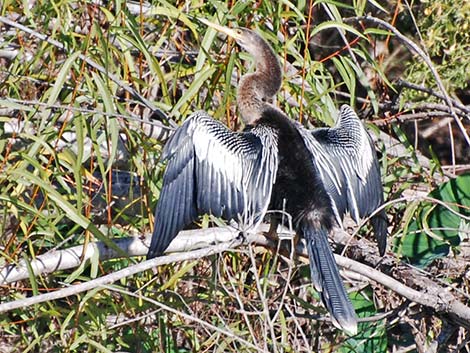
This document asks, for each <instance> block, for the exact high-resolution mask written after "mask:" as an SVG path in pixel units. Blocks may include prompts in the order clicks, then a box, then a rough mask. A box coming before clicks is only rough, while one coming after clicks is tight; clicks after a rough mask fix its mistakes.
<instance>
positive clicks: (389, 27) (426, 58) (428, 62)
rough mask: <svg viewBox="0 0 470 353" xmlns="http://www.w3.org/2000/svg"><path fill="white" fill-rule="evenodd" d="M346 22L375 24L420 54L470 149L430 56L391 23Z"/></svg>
mask: <svg viewBox="0 0 470 353" xmlns="http://www.w3.org/2000/svg"><path fill="white" fill-rule="evenodd" d="M345 21H355V22H360V21H365V22H370V23H373V24H375V25H377V26H381V27H383V28H385V29H387V30H389V31H390V32H392V33H393V34H394V35H395V36H396V37H397V38H398V39H399V40H400V41H401V42H402V43H403V44H405V45H406V46H407V47H408V48H409V49H411V50H412V51H414V52H415V53H416V54H418V56H420V57H421V59H423V61H424V62H425V63H426V65H427V66H428V68H429V70H430V71H431V73H432V75H433V77H434V79H435V80H436V83H437V86H438V87H439V90H440V91H441V93H442V96H443V100H444V101H445V103H446V104H447V106H448V107H449V109H450V115H451V116H452V118H453V119H454V121H455V123H456V124H457V126H458V127H459V129H460V132H461V133H462V135H463V136H464V138H465V141H466V142H467V144H468V146H469V147H470V136H468V133H467V131H466V129H465V126H463V124H462V121H461V120H460V119H459V117H458V116H457V113H456V112H455V109H454V105H453V103H452V100H451V98H450V96H449V94H448V93H447V91H446V89H445V87H444V84H443V82H442V80H441V78H440V76H439V73H438V72H437V70H436V68H435V67H434V65H433V63H432V61H431V59H430V58H429V56H428V55H427V54H426V53H425V52H424V51H423V50H422V49H421V48H420V47H419V46H418V45H417V44H416V43H414V42H413V41H412V40H411V39H409V38H407V37H406V36H404V35H403V34H402V33H401V32H400V31H399V30H398V29H396V28H395V27H393V26H392V25H390V24H389V23H387V22H386V21H384V20H381V19H379V18H376V17H372V16H359V17H352V18H348V19H345Z"/></svg>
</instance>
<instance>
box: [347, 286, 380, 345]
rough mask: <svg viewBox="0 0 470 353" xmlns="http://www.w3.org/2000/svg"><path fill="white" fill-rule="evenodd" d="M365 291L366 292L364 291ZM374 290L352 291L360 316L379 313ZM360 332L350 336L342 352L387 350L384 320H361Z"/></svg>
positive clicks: (354, 303)
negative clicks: (373, 298) (375, 303)
mask: <svg viewBox="0 0 470 353" xmlns="http://www.w3.org/2000/svg"><path fill="white" fill-rule="evenodd" d="M363 292H364V293H363ZM372 295H373V293H372V290H370V289H367V290H365V291H362V292H361V293H352V294H351V295H350V298H351V302H352V303H353V305H354V308H355V310H356V313H357V315H358V316H359V317H370V316H373V315H375V314H376V313H377V310H376V309H375V306H374V303H373V301H372V300H370V299H368V298H371V297H372ZM357 331H358V334H357V335H355V336H353V337H350V338H348V339H347V340H346V341H345V342H344V344H343V345H342V346H341V348H339V349H338V352H340V353H353V352H354V353H356V352H360V353H381V352H384V353H386V352H387V331H386V328H385V322H384V320H379V321H372V322H360V323H359V324H358V330H357Z"/></svg>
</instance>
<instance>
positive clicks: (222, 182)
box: [147, 21, 387, 333]
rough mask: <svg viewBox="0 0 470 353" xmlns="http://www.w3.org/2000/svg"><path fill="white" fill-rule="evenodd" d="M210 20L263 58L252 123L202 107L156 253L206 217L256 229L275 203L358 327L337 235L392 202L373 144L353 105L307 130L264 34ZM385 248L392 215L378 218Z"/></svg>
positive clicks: (171, 189) (251, 103)
mask: <svg viewBox="0 0 470 353" xmlns="http://www.w3.org/2000/svg"><path fill="white" fill-rule="evenodd" d="M204 22H205V23H207V24H209V25H210V26H213V27H216V29H218V30H220V31H223V32H225V33H227V34H229V35H231V36H233V37H234V38H235V39H236V40H237V43H239V44H240V45H241V46H242V47H243V48H244V49H245V50H247V51H248V52H249V53H251V54H252V55H253V56H254V57H255V60H256V62H257V65H256V67H257V69H256V71H255V72H254V73H251V74H249V75H246V76H244V77H243V78H242V80H241V84H240V87H239V92H238V97H237V103H238V108H239V112H240V115H241V116H242V119H243V120H244V122H245V124H247V126H248V128H247V129H246V130H245V131H244V132H240V133H237V132H232V131H230V130H229V129H228V128H227V127H225V126H224V125H222V124H221V123H219V122H217V121H215V120H214V119H212V118H210V117H209V116H208V115H207V113H205V112H197V113H194V114H192V115H191V116H190V117H189V118H188V120H187V121H186V122H185V123H184V124H183V125H182V126H181V127H180V128H179V129H178V130H177V131H176V132H175V134H174V135H173V136H172V137H171V139H170V140H169V142H168V143H167V144H166V146H165V148H164V152H163V156H162V158H163V159H164V160H167V161H168V162H167V167H166V171H165V174H164V179H163V188H162V191H161V194H160V199H159V201H158V205H157V208H156V212H155V228H154V233H153V236H152V242H151V245H150V249H149V252H148V255H147V257H148V258H152V257H155V256H159V255H161V254H163V252H164V251H165V250H166V248H167V247H168V245H169V244H170V242H171V241H172V240H173V238H174V237H175V236H176V235H177V234H178V232H179V231H180V230H181V229H183V228H184V227H185V226H187V225H189V224H190V223H191V222H193V221H194V220H196V219H197V218H198V217H199V216H201V215H203V214H207V213H210V214H213V215H215V216H218V217H223V218H224V219H226V220H235V221H237V222H238V223H239V224H240V226H241V228H242V229H247V228H248V227H250V226H252V227H256V225H257V224H259V222H261V221H262V219H263V216H264V215H265V214H266V211H267V210H268V208H269V209H273V210H284V211H286V212H288V213H289V214H290V215H291V216H292V219H293V221H294V222H293V224H294V228H295V230H296V232H297V233H298V234H299V235H300V236H301V237H302V238H304V239H305V240H306V243H307V249H308V253H309V258H310V269H311V273H312V281H313V284H314V286H315V288H316V290H317V291H319V292H320V294H321V298H322V301H323V302H324V304H325V306H326V307H327V309H328V311H329V312H330V314H331V316H332V321H333V323H335V325H337V326H339V327H341V328H343V329H345V330H347V331H349V332H351V333H354V332H356V330H357V318H356V315H355V312H354V309H353V307H352V305H351V302H350V301H349V299H348V296H347V294H346V291H345V288H344V285H343V283H342V281H341V278H340V276H339V271H338V268H337V266H336V263H335V261H334V257H333V253H332V251H331V249H330V246H329V244H328V234H329V233H330V232H331V231H332V230H333V227H334V226H336V225H340V224H341V221H342V218H343V216H344V214H345V213H346V212H350V213H351V214H352V216H353V218H354V219H355V220H359V218H361V217H366V216H369V215H370V214H371V213H372V212H374V211H375V209H376V208H377V207H379V206H380V205H381V204H382V203H383V190H382V185H381V180H380V172H379V168H378V162H377V158H376V155H375V151H374V148H373V145H372V143H371V141H370V138H369V136H368V134H367V132H366V130H365V129H364V126H363V125H362V123H361V122H360V120H359V119H358V117H357V116H356V114H355V113H354V111H353V110H352V109H351V108H350V107H348V106H343V107H342V108H341V109H340V112H339V116H338V121H337V124H336V126H335V127H333V128H325V129H316V130H314V131H309V130H306V129H305V128H304V127H303V126H301V125H300V124H298V123H296V122H294V121H292V120H290V119H289V118H288V117H287V116H286V115H285V114H284V113H283V112H281V111H280V110H279V109H277V108H276V107H275V106H273V105H272V104H270V103H269V102H271V101H272V100H273V99H274V98H275V97H274V96H275V94H276V92H277V91H278V90H279V88H280V85H281V77H280V75H281V70H280V65H279V62H278V61H277V58H276V56H275V54H274V52H273V50H272V49H271V48H270V46H269V45H268V43H267V42H266V41H265V40H264V39H262V38H261V37H260V36H259V35H257V34H256V33H255V32H253V31H251V30H248V29H243V28H239V29H236V30H231V29H228V28H225V27H220V26H218V25H214V24H210V23H208V22H207V21H204ZM373 225H374V229H375V232H376V237H377V239H378V242H379V249H380V252H381V253H383V252H384V251H385V245H386V243H385V241H386V225H387V222H386V218H385V214H384V213H383V212H380V213H379V214H378V215H377V216H375V217H374V218H373Z"/></svg>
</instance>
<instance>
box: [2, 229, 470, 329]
mask: <svg viewBox="0 0 470 353" xmlns="http://www.w3.org/2000/svg"><path fill="white" fill-rule="evenodd" d="M261 228H262V229H264V228H266V230H267V226H266V225H263V226H262V227H261ZM333 236H334V237H335V241H337V242H339V243H342V244H349V245H348V246H349V248H350V250H351V251H352V252H353V253H354V257H357V258H358V259H361V261H363V262H366V263H367V264H364V263H360V262H358V261H355V260H352V259H349V258H345V257H343V256H340V255H336V254H335V259H336V261H337V263H338V265H339V266H341V267H343V268H345V269H347V270H349V271H352V272H354V273H358V274H360V275H361V276H363V277H366V278H368V279H370V280H372V281H374V282H377V283H379V284H381V285H383V286H385V287H387V288H389V289H391V290H393V291H394V292H396V293H397V294H399V295H400V296H402V297H404V298H406V299H408V300H411V301H413V302H415V303H418V304H421V305H423V306H426V307H428V308H431V309H433V310H434V311H435V312H436V313H438V314H441V315H450V316H451V317H453V318H454V319H455V320H457V321H458V322H459V323H460V324H461V325H463V326H466V327H470V308H469V307H467V306H466V305H464V304H463V303H462V302H460V300H459V298H458V297H457V296H456V295H454V294H453V293H452V287H445V286H442V285H441V284H439V283H437V282H436V281H435V280H434V279H430V278H428V277H426V275H424V274H423V273H421V272H420V271H418V270H416V269H414V268H412V267H410V266H408V265H403V264H400V263H398V264H397V261H396V257H395V256H394V255H393V254H391V255H386V256H385V257H383V258H382V257H380V256H378V255H377V254H376V253H377V252H376V250H375V244H371V243H370V242H368V241H367V240H365V239H360V240H356V239H351V238H350V236H349V235H348V234H347V233H346V232H344V231H342V230H339V229H338V230H337V231H336V232H334V234H333ZM240 238H241V237H239V231H238V230H235V229H233V228H210V229H206V230H192V231H185V232H182V234H181V235H179V236H178V237H177V238H176V239H175V241H174V242H173V243H172V244H171V245H170V248H169V249H168V251H170V252H173V251H185V252H184V253H175V254H171V255H167V256H162V257H158V258H155V259H152V260H148V261H144V262H142V263H139V264H136V265H133V266H130V267H128V268H126V269H123V270H120V271H117V272H114V273H112V274H109V275H106V276H103V277H100V278H98V279H95V280H92V281H89V282H86V283H81V284H78V285H74V286H71V287H67V288H64V289H60V290H58V291H55V292H52V293H47V294H41V295H38V296H34V297H30V298H26V299H21V300H17V301H13V302H9V303H3V304H0V312H5V311H9V310H13V309H17V308H21V307H24V306H29V305H33V304H37V303H41V302H45V301H50V300H55V299H59V298H64V297H67V296H70V295H74V294H77V293H81V292H84V291H87V290H90V289H92V288H96V287H101V286H104V285H107V284H110V283H113V282H115V281H118V280H119V279H121V278H124V277H128V276H132V275H134V274H136V273H139V272H142V271H146V270H148V269H151V268H153V267H156V266H159V265H163V264H169V263H173V262H178V261H184V260H192V259H198V258H202V257H205V256H209V255H212V254H215V253H220V252H223V251H226V250H228V249H231V248H233V247H236V246H238V245H240V244H241V243H242V240H241V239H240ZM247 240H248V242H253V243H256V244H258V245H262V246H265V247H268V248H272V249H277V247H278V245H277V243H276V242H275V241H273V240H271V239H268V238H266V237H265V236H264V235H262V234H259V233H258V234H250V235H249V236H248V237H247ZM218 241H222V243H220V244H218V245H212V244H213V243H214V242H218ZM126 244H127V245H126ZM121 246H123V250H124V251H127V252H129V254H130V255H131V256H139V255H144V254H145V253H146V252H147V246H146V245H145V243H144V242H142V241H141V240H139V239H137V238H135V239H132V240H129V239H124V240H123V241H122V243H121ZM126 246H127V247H126ZM98 248H100V249H101V251H102V252H101V251H100V259H110V258H113V257H116V256H118V254H117V253H115V252H114V251H113V250H111V249H108V248H107V247H105V246H104V245H99V244H94V245H90V246H89V247H88V248H87V251H86V258H87V259H89V258H90V257H91V256H92V254H93V252H94V251H96V250H97V249H98ZM195 248H201V249H199V250H190V249H195ZM188 250H190V251H188ZM81 251H82V250H81V247H77V248H74V249H73V250H72V251H71V249H68V250H65V251H62V252H55V253H53V254H48V255H47V256H49V257H50V258H53V257H55V258H56V259H58V258H59V263H56V266H57V268H56V269H58V268H59V267H60V268H62V264H63V263H65V262H63V259H64V258H65V257H67V256H70V257H72V258H73V261H75V264H76V265H77V266H78V264H80V261H79V259H80V254H81ZM280 251H286V252H288V253H290V252H289V250H288V249H286V248H285V247H281V248H280ZM288 253H287V254H288ZM297 255H299V256H301V257H304V258H307V256H308V255H307V250H306V248H305V245H304V244H303V243H302V242H301V243H299V244H298V247H297ZM50 261H52V260H51V259H48V260H47V261H46V260H45V259H44V258H38V259H37V260H34V261H32V262H31V264H30V265H31V267H32V268H33V269H34V271H38V273H39V272H40V270H41V266H43V268H42V270H43V271H44V267H45V265H46V264H49V263H50ZM19 266H20V267H23V268H22V270H21V271H20V269H16V268H15V266H10V267H7V268H5V269H4V270H3V271H2V272H1V276H2V277H1V278H2V282H3V283H8V282H12V280H13V278H14V277H13V276H14V275H13V274H14V273H20V272H21V273H22V275H23V276H25V275H26V276H27V275H28V272H27V269H26V268H25V267H26V264H25V263H23V264H20V265H19ZM68 266H71V265H70V264H69V265H68ZM374 267H380V268H381V270H382V272H381V271H379V270H377V269H374ZM68 268H71V267H68ZM397 268H399V269H400V271H396V269H397ZM51 270H54V268H52V267H49V271H51ZM393 270H394V271H393ZM384 272H393V276H394V277H398V278H400V280H401V281H399V280H397V279H396V278H393V277H392V276H391V275H389V274H386V273H384ZM17 276H19V275H17ZM17 278H18V277H17ZM403 282H407V283H409V285H406V284H404V283H403ZM415 287H417V288H421V289H420V290H418V289H414V288H415Z"/></svg>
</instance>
